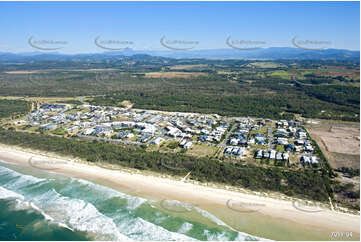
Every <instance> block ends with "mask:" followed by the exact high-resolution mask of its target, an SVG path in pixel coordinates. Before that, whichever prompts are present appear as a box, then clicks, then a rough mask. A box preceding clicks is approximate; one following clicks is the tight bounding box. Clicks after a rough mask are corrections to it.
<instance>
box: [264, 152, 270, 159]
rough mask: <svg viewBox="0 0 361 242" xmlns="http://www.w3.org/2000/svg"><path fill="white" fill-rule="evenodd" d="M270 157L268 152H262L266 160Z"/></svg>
mask: <svg viewBox="0 0 361 242" xmlns="http://www.w3.org/2000/svg"><path fill="white" fill-rule="evenodd" d="M269 157H270V151H264V152H263V158H266V159H268V158H269Z"/></svg>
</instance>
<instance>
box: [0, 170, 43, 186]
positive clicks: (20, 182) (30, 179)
mask: <svg viewBox="0 0 361 242" xmlns="http://www.w3.org/2000/svg"><path fill="white" fill-rule="evenodd" d="M0 175H1V176H3V175H7V176H10V177H11V178H16V180H15V181H13V180H11V181H9V182H6V183H5V184H4V185H6V187H9V188H21V187H24V186H28V185H30V184H36V183H39V182H44V181H46V179H42V178H37V177H34V176H29V175H24V174H21V173H18V172H16V171H13V170H11V169H9V168H6V167H3V166H0Z"/></svg>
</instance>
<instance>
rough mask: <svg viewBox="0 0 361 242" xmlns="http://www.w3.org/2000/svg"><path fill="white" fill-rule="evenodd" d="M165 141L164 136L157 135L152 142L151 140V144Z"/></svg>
mask: <svg viewBox="0 0 361 242" xmlns="http://www.w3.org/2000/svg"><path fill="white" fill-rule="evenodd" d="M163 141H164V139H163V138H162V137H157V138H155V139H154V140H152V142H150V144H151V145H160V144H161V143H162V142H163Z"/></svg>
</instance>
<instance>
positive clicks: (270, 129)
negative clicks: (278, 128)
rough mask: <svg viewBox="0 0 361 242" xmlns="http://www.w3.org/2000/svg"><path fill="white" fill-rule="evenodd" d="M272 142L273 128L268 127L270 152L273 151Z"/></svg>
mask: <svg viewBox="0 0 361 242" xmlns="http://www.w3.org/2000/svg"><path fill="white" fill-rule="evenodd" d="M272 142H273V127H272V126H269V127H268V145H269V148H270V149H271V150H272V149H274V144H272Z"/></svg>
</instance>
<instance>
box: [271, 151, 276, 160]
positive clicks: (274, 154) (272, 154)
mask: <svg viewBox="0 0 361 242" xmlns="http://www.w3.org/2000/svg"><path fill="white" fill-rule="evenodd" d="M269 158H270V159H271V160H274V159H276V151H275V150H271V151H270V155H269Z"/></svg>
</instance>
